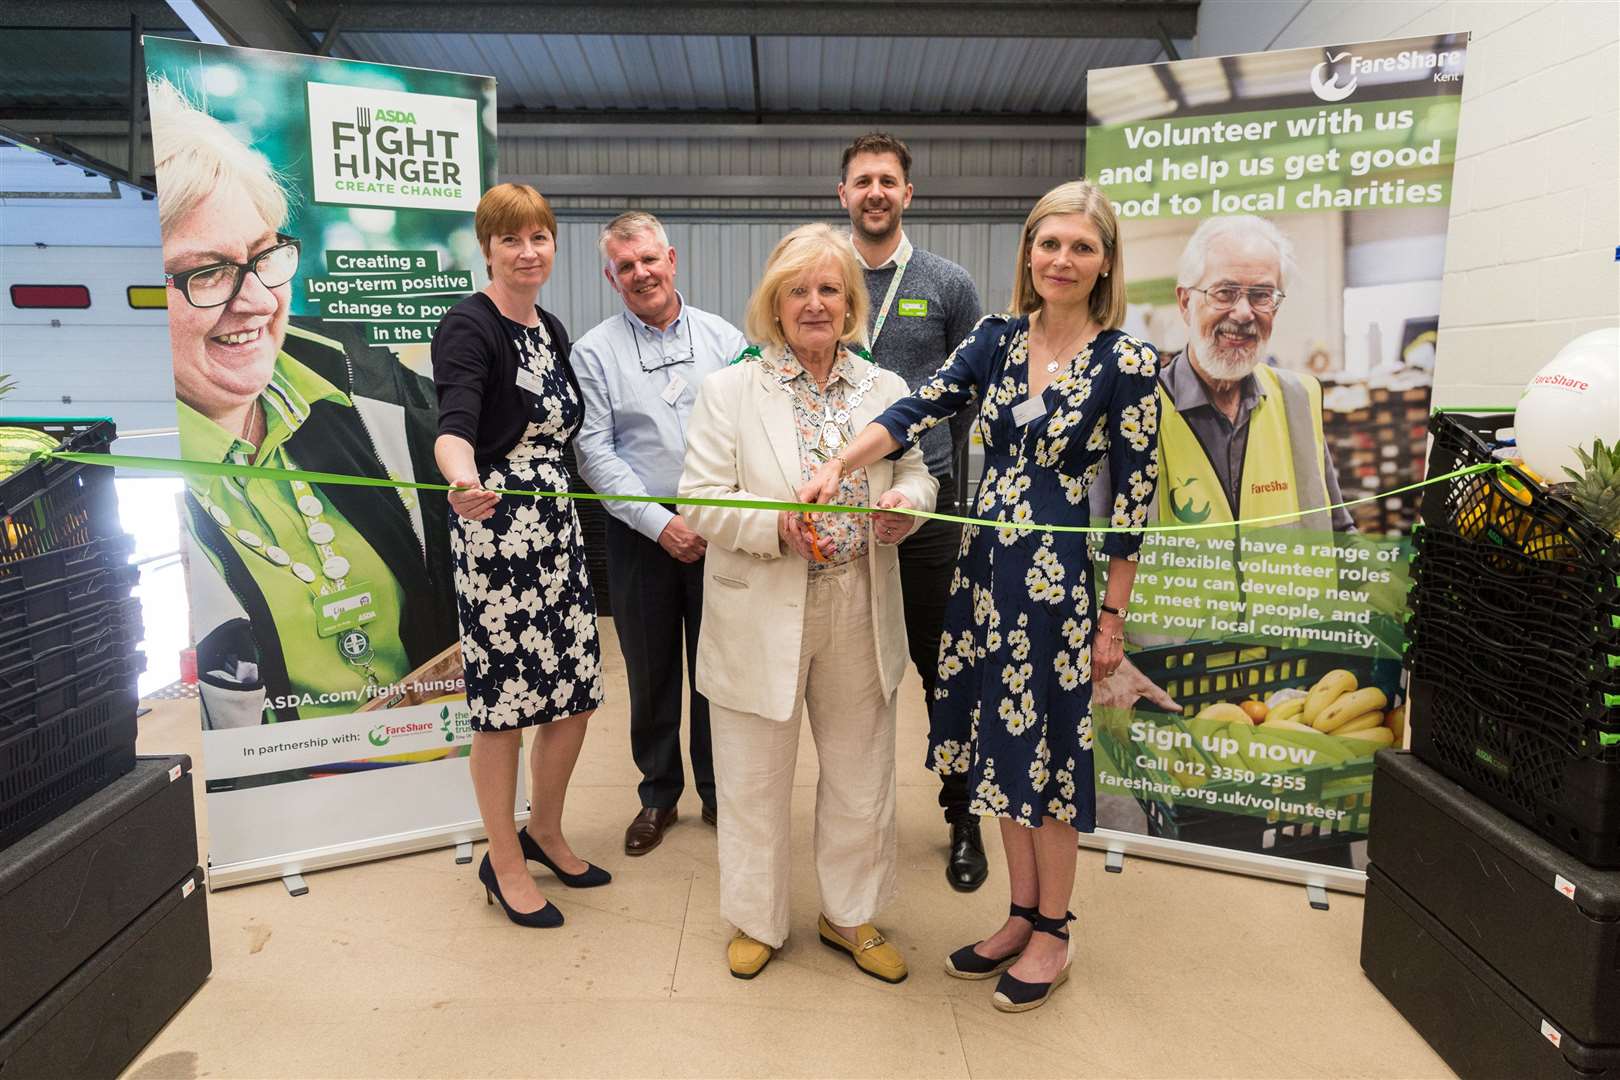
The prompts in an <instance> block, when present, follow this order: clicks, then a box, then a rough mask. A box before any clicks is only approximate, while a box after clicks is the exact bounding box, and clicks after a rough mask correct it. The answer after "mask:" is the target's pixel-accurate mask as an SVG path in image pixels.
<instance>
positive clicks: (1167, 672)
mask: <svg viewBox="0 0 1620 1080" xmlns="http://www.w3.org/2000/svg"><path fill="white" fill-rule="evenodd" d="M1131 663H1132V664H1134V665H1136V668H1137V670H1138V671H1140V672H1142V674H1144V675H1146V676H1147V677H1148V678H1149V679H1152V680H1153V682H1154V684H1155V685H1157V686H1159V687H1161V688H1163V690H1164V692H1165V693H1167V694H1169V695H1170V696H1171V697H1173V698H1175V699H1176V702H1177V703H1178V704H1180V706H1181V712H1182V715H1183V716H1189V717H1190V716H1196V715H1198V713H1199V711H1200V710H1201V709H1203V707H1204V706H1205V705H1211V704H1214V703H1216V702H1220V701H1236V700H1240V699H1243V698H1260V699H1264V698H1265V697H1266V695H1268V694H1270V693H1271V692H1272V691H1274V690H1285V689H1289V688H1298V689H1306V688H1308V687H1310V686H1311V684H1313V683H1315V682H1316V680H1317V679H1319V678H1321V677H1322V676H1323V675H1325V674H1327V673H1328V672H1329V671H1333V670H1334V669H1336V668H1344V669H1345V670H1347V671H1350V672H1353V673H1354V674H1355V676H1356V682H1357V684H1358V685H1360V686H1381V687H1383V688H1384V690H1385V692H1386V693H1387V694H1388V695H1389V699H1390V700H1391V701H1392V702H1393V701H1394V700H1395V697H1396V694H1395V691H1396V689H1397V688H1398V687H1399V686H1400V677H1401V670H1400V664H1399V663H1398V662H1396V661H1394V660H1376V659H1374V658H1373V657H1370V656H1342V655H1340V654H1338V653H1327V652H1320V651H1316V650H1312V649H1305V648H1299V647H1298V646H1297V645H1237V644H1228V643H1226V642H1221V641H1189V642H1185V643H1183V644H1180V645H1154V646H1150V647H1148V648H1144V649H1141V650H1138V651H1136V652H1133V653H1131Z"/></svg>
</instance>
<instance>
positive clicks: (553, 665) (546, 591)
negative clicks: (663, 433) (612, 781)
mask: <svg viewBox="0 0 1620 1080" xmlns="http://www.w3.org/2000/svg"><path fill="white" fill-rule="evenodd" d="M506 329H507V332H508V333H510V334H511V335H513V337H514V339H515V340H516V343H517V346H518V354H519V356H520V357H521V358H522V364H523V367H524V368H525V369H526V370H527V371H528V372H529V373H530V374H532V375H534V376H536V377H537V378H538V379H539V380H540V386H541V392H540V393H539V394H533V393H530V392H529V391H527V390H523V389H519V388H518V387H515V386H514V387H513V388H512V393H514V394H522V395H523V396H524V400H525V401H526V403H527V404H528V406H529V414H530V419H529V425H528V428H527V429H526V430H525V431H524V433H523V438H522V439H520V440H518V443H517V445H516V446H514V447H513V448H512V450H511V452H510V453H508V454H507V456H506V459H505V460H504V461H503V462H502V463H500V464H499V465H497V466H496V467H494V468H493V469H491V470H490V471H489V473H488V474H487V475H486V476H485V477H484V478H483V480H484V486H485V487H486V488H527V489H531V490H534V489H538V490H540V491H566V490H568V473H567V470H566V469H565V468H564V465H563V447H564V446H565V445H566V444H567V441H568V440H569V439H570V438H572V437H573V435H574V432H576V431H577V430H578V429H579V425H580V423H581V421H582V420H583V419H584V416H585V408H584V405H583V404H582V403H581V402H580V400H579V397H578V395H577V394H575V393H574V389H573V386H572V384H571V383H570V382H569V381H568V375H567V372H565V371H564V370H563V369H562V366H561V365H560V364H559V363H558V362H557V359H556V357H555V355H554V354H553V352H552V349H551V341H550V339H549V337H548V336H547V335H546V331H545V327H544V326H537V327H526V326H520V325H518V324H517V323H513V322H508V323H507V324H506ZM450 551H451V556H452V558H453V560H454V569H455V581H456V610H457V615H458V616H459V619H460V623H461V654H462V659H463V661H464V665H465V670H466V679H467V704H468V705H469V706H470V707H471V709H472V726H473V729H474V730H475V731H497V730H503V729H508V728H521V727H529V726H531V725H533V724H545V723H550V722H551V721H553V720H560V719H562V718H563V717H566V716H572V715H574V714H575V713H580V712H585V711H586V710H588V709H594V708H596V707H597V706H598V705H600V704H602V656H601V651H600V648H599V646H598V643H597V638H596V601H595V599H594V598H593V597H592V595H591V587H590V581H589V579H588V578H587V577H586V572H585V552H584V548H583V544H582V541H581V533H580V527H579V517H578V515H576V514H575V512H574V504H573V502H572V501H571V500H568V499H534V498H526V497H523V496H515V495H505V496H502V498H501V501H500V502H498V503H496V504H495V513H494V514H493V515H491V516H490V517H488V518H486V519H485V520H483V521H468V520H467V519H466V518H463V517H461V516H460V515H459V514H457V513H456V512H455V511H454V510H452V511H451V512H450Z"/></svg>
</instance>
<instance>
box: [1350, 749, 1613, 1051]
mask: <svg viewBox="0 0 1620 1080" xmlns="http://www.w3.org/2000/svg"><path fill="white" fill-rule="evenodd" d="M1373 793H1374V794H1375V795H1376V796H1377V797H1378V822H1377V824H1376V825H1375V826H1374V828H1373V831H1372V836H1371V837H1370V838H1369V842H1368V849H1367V850H1368V855H1369V856H1370V857H1371V859H1372V863H1373V865H1374V866H1376V867H1378V869H1379V870H1380V871H1382V872H1383V873H1384V874H1387V875H1388V876H1389V877H1390V879H1391V880H1392V881H1394V883H1395V884H1397V885H1399V886H1400V887H1401V888H1402V889H1403V890H1404V891H1405V892H1406V893H1407V894H1408V895H1410V896H1411V897H1412V899H1414V900H1416V901H1417V902H1418V903H1419V904H1421V905H1422V907H1423V909H1424V910H1425V911H1428V912H1429V913H1431V914H1432V915H1433V916H1434V917H1435V918H1436V919H1437V920H1438V921H1439V922H1440V923H1441V924H1442V925H1444V926H1445V927H1446V928H1447V929H1449V930H1450V931H1451V932H1452V933H1453V934H1455V935H1456V936H1457V938H1458V939H1459V940H1461V941H1462V942H1463V944H1465V945H1467V946H1468V948H1469V949H1471V950H1472V951H1473V953H1474V954H1475V955H1476V956H1478V957H1479V958H1480V959H1481V960H1483V961H1485V963H1487V964H1488V965H1490V967H1491V968H1492V969H1494V970H1495V971H1497V972H1498V973H1500V974H1501V975H1502V977H1503V978H1505V979H1507V980H1508V981H1509V982H1511V983H1512V984H1513V985H1514V986H1516V987H1517V988H1518V989H1519V990H1521V991H1523V993H1524V994H1525V996H1526V997H1528V998H1530V1000H1532V1001H1534V1002H1535V1003H1536V1004H1537V1005H1539V1006H1540V1007H1541V1008H1543V1009H1545V1010H1547V1013H1548V1015H1549V1016H1550V1018H1551V1019H1552V1021H1553V1023H1554V1024H1555V1025H1557V1026H1558V1027H1559V1028H1560V1029H1561V1030H1563V1031H1566V1032H1568V1033H1569V1034H1571V1035H1573V1036H1575V1037H1576V1038H1577V1039H1580V1040H1581V1041H1582V1042H1586V1043H1608V1044H1612V1045H1617V1046H1620V872H1616V871H1613V870H1595V869H1593V868H1592V867H1590V866H1587V865H1586V864H1585V863H1583V862H1581V860H1579V859H1577V858H1576V857H1575V856H1573V855H1570V854H1568V853H1567V852H1564V851H1560V850H1559V849H1558V848H1556V847H1554V846H1553V845H1552V844H1550V843H1548V842H1547V841H1546V840H1545V839H1543V838H1542V837H1539V836H1537V835H1536V834H1535V833H1533V832H1531V831H1530V830H1529V829H1526V828H1525V827H1524V826H1522V825H1519V824H1517V823H1515V822H1514V821H1513V820H1512V819H1510V818H1509V817H1507V815H1505V814H1502V813H1500V812H1499V811H1497V810H1494V809H1492V808H1491V807H1490V806H1487V805H1486V804H1485V803H1484V802H1483V801H1481V800H1480V799H1478V798H1476V797H1475V796H1473V795H1470V794H1469V793H1468V792H1467V791H1464V790H1463V789H1462V788H1461V787H1460V786H1459V785H1457V784H1456V783H1454V782H1453V781H1451V780H1448V779H1446V778H1445V777H1444V776H1442V775H1441V774H1440V773H1439V772H1438V771H1436V770H1434V769H1431V768H1430V767H1429V766H1427V765H1425V764H1424V763H1423V762H1421V761H1419V760H1418V759H1417V758H1416V757H1414V756H1413V755H1411V754H1408V753H1402V752H1399V751H1395V750H1381V751H1379V752H1378V756H1377V770H1376V772H1375V773H1374V779H1373Z"/></svg>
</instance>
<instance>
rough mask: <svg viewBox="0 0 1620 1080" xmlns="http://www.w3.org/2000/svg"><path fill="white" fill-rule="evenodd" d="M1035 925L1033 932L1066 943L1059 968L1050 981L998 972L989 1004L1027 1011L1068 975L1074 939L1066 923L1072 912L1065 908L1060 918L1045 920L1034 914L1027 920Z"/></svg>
mask: <svg viewBox="0 0 1620 1080" xmlns="http://www.w3.org/2000/svg"><path fill="white" fill-rule="evenodd" d="M1031 921H1032V922H1034V924H1035V932H1036V933H1037V934H1051V935H1052V936H1053V937H1055V938H1058V939H1059V940H1061V941H1062V942H1063V943H1064V945H1065V946H1066V949H1065V955H1064V958H1063V967H1062V968H1061V969H1060V970H1059V971H1058V973H1057V974H1056V975H1055V976H1053V977H1052V981H1051V982H1044V983H1030V982H1025V981H1024V980H1023V979H1020V978H1017V977H1016V976H1014V975H1013V973H1012V972H1010V971H1005V972H1002V975H1001V979H1000V980H999V981H997V983H996V992H995V994H993V995H992V996H991V998H990V1004H992V1005H994V1006H995V1007H996V1008H997V1009H999V1010H1001V1011H1002V1012H1028V1011H1029V1010H1030V1009H1035V1008H1039V1007H1040V1006H1042V1005H1045V1004H1046V999H1047V998H1049V997H1051V996H1052V991H1054V990H1056V989H1057V988H1058V987H1060V986H1062V985H1063V984H1064V983H1065V982H1066V981H1068V978H1069V965H1070V964H1071V963H1073V962H1074V942H1073V941H1071V940H1070V939H1069V929H1068V924H1069V923H1071V922H1073V921H1074V912H1072V911H1068V912H1065V913H1064V914H1063V916H1062V917H1061V918H1057V919H1048V918H1047V917H1046V916H1045V915H1041V914H1038V913H1037V914H1036V916H1035V918H1034V919H1033V920H1031Z"/></svg>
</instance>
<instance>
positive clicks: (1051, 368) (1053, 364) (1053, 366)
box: [1041, 317, 1091, 375]
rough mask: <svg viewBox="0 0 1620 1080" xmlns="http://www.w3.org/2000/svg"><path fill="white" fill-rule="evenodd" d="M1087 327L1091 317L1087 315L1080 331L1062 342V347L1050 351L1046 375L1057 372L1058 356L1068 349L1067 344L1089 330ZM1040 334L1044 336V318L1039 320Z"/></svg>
mask: <svg viewBox="0 0 1620 1080" xmlns="http://www.w3.org/2000/svg"><path fill="white" fill-rule="evenodd" d="M1089 329H1091V319H1090V318H1089V317H1087V319H1086V321H1085V324H1084V325H1082V326H1081V327H1080V332H1079V333H1077V334H1075V335H1074V336H1073V337H1072V338H1070V339H1069V340H1068V341H1066V342H1064V344H1063V346H1062V347H1060V348H1058V349H1057V350H1055V351H1054V352H1053V353H1052V358H1051V359H1050V360H1048V361H1047V362H1046V373H1047V374H1048V375H1056V374H1057V373H1058V368H1059V366H1060V365H1059V364H1058V357H1060V356H1062V355H1063V354H1064V353H1066V352H1067V351H1068V349H1069V346H1071V345H1073V344H1075V343H1076V342H1078V341H1079V340H1080V339H1081V338H1083V337H1084V336H1085V333H1086V331H1087V330H1089ZM1041 336H1042V337H1045V336H1046V320H1045V319H1042V320H1041Z"/></svg>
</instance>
